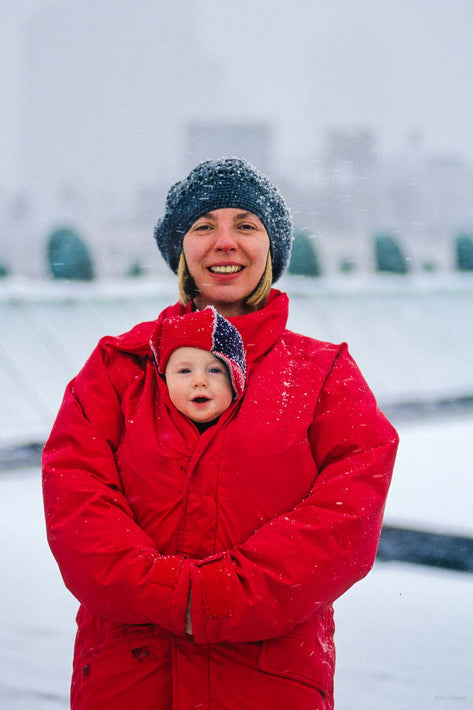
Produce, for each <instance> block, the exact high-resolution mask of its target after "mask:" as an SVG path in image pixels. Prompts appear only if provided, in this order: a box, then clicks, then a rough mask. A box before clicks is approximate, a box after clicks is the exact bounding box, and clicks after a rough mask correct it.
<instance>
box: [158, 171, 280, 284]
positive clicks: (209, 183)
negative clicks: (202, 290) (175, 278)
mask: <svg viewBox="0 0 473 710" xmlns="http://www.w3.org/2000/svg"><path fill="white" fill-rule="evenodd" d="M222 207H235V208H239V209H243V210H247V211H248V212H253V214H255V215H256V216H257V217H259V218H260V220H261V222H262V223H263V225H264V226H265V229H266V231H267V232H268V236H269V242H270V249H271V265H272V270H273V282H274V281H277V279H278V278H279V277H280V276H281V275H282V274H283V273H284V271H285V270H286V268H287V266H288V264H289V258H290V255H291V247H292V240H293V229H292V219H291V215H290V212H289V208H288V206H287V204H286V202H285V200H284V198H283V196H282V195H281V193H280V192H279V190H278V188H277V187H276V186H275V185H274V184H273V183H272V182H271V181H270V180H269V179H268V178H267V177H266V176H265V175H263V174H262V173H260V172H259V171H258V170H257V169H256V168H254V167H253V166H252V165H250V163H248V162H247V161H246V160H243V159H241V158H220V159H219V160H206V161H204V162H203V163H199V165H197V166H196V167H195V168H194V169H193V170H192V171H191V172H190V173H189V175H188V176H187V177H186V178H184V179H183V180H181V181H179V182H177V183H176V184H175V185H173V186H172V187H171V188H170V189H169V192H168V195H167V199H166V210H165V212H164V215H163V216H162V217H161V219H160V220H159V221H158V223H157V225H156V227H155V230H154V237H155V239H156V241H157V243H158V247H159V250H160V252H161V254H162V255H163V257H164V259H165V261H166V262H167V264H168V265H169V266H170V267H171V269H172V270H173V271H174V273H177V267H178V264H179V257H180V254H181V251H182V242H183V240H184V235H185V234H186V232H187V231H188V230H189V229H190V227H191V226H192V225H193V224H194V222H195V221H196V219H198V218H199V217H201V216H202V215H204V214H207V212H212V210H217V209H220V208H222Z"/></svg>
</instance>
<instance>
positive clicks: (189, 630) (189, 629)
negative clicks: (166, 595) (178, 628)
mask: <svg viewBox="0 0 473 710" xmlns="http://www.w3.org/2000/svg"><path fill="white" fill-rule="evenodd" d="M186 634H188V635H189V636H192V619H191V592H189V599H188V602H187V611H186Z"/></svg>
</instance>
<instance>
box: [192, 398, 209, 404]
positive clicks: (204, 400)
mask: <svg viewBox="0 0 473 710" xmlns="http://www.w3.org/2000/svg"><path fill="white" fill-rule="evenodd" d="M192 401H193V402H197V404H204V402H209V401H210V398H209V397H194V399H193V400H192Z"/></svg>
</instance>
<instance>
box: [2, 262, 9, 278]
mask: <svg viewBox="0 0 473 710" xmlns="http://www.w3.org/2000/svg"><path fill="white" fill-rule="evenodd" d="M9 274H10V269H9V268H8V266H7V265H6V264H5V263H4V262H3V261H0V279H4V278H5V276H8V275H9Z"/></svg>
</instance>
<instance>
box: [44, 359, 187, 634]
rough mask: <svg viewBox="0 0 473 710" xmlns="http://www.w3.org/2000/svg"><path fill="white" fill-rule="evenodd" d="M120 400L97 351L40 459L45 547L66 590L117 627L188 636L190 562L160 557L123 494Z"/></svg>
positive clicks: (76, 383) (75, 382)
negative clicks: (151, 626) (153, 627)
mask: <svg viewBox="0 0 473 710" xmlns="http://www.w3.org/2000/svg"><path fill="white" fill-rule="evenodd" d="M122 430H123V420H122V413H121V406H120V399H119V396H118V395H117V392H116V390H115V388H114V387H113V385H112V383H111V381H110V379H109V376H108V372H107V366H106V365H105V363H104V358H103V354H102V351H101V349H100V347H99V348H97V349H96V350H95V351H94V353H93V354H92V356H91V357H90V358H89V360H88V362H87V363H86V365H85V367H84V368H83V370H82V371H81V372H80V373H79V375H78V376H77V377H76V378H75V379H74V380H73V381H72V382H71V383H70V384H69V386H68V387H67V389H66V393H65V395H64V400H63V403H62V405H61V408H60V410H59V413H58V416H57V418H56V422H55V424H54V426H53V429H52V432H51V435H50V437H49V439H48V441H47V443H46V446H45V448H44V452H43V496H44V506H45V515H46V527H47V536H48V542H49V545H50V547H51V550H52V552H53V554H54V556H55V558H56V560H57V562H58V565H59V568H60V570H61V574H62V576H63V579H64V582H65V584H66V586H67V587H68V589H69V590H70V591H71V592H72V594H74V596H75V597H76V598H77V599H78V600H79V601H80V602H81V604H83V605H84V606H85V607H86V608H87V609H88V610H89V611H90V612H92V613H93V614H96V615H98V616H101V617H103V618H106V619H110V620H112V621H115V622H118V623H126V624H146V623H155V624H159V625H160V626H162V627H164V628H166V629H169V630H171V631H174V632H176V633H184V627H185V615H186V609H187V599H188V593H189V586H190V564H191V563H190V561H189V560H186V559H184V558H183V557H181V556H179V555H176V556H162V555H160V554H159V552H158V551H157V550H156V548H155V545H154V541H153V540H152V539H151V538H150V537H149V536H148V534H147V533H145V531H144V530H143V529H142V528H140V527H139V526H138V525H137V524H136V522H135V521H134V518H133V513H132V510H131V509H130V506H129V504H128V502H127V500H126V498H125V496H124V495H123V493H122V492H121V486H120V480H119V474H118V470H117V466H116V463H115V456H114V452H115V450H116V448H117V446H118V444H119V442H120V438H121V434H122Z"/></svg>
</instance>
